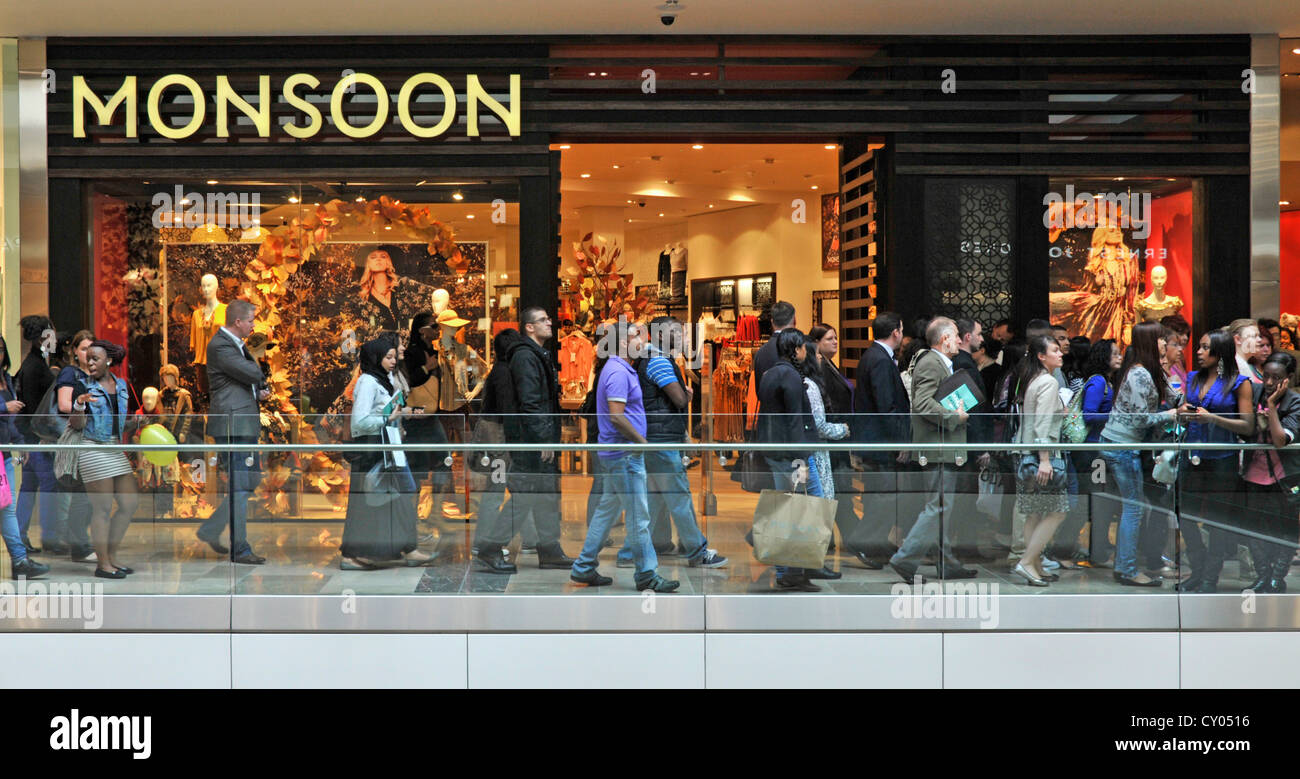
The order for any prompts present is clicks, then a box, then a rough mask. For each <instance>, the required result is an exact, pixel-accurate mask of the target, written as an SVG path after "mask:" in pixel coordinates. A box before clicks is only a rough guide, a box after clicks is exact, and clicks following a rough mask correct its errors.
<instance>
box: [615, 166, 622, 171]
mask: <svg viewBox="0 0 1300 779" xmlns="http://www.w3.org/2000/svg"><path fill="white" fill-rule="evenodd" d="M621 167H623V166H622V165H615V166H614V170H618V169H619V168H621Z"/></svg>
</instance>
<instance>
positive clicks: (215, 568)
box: [0, 476, 1249, 596]
mask: <svg viewBox="0 0 1300 779" xmlns="http://www.w3.org/2000/svg"><path fill="white" fill-rule="evenodd" d="M589 484H590V479H588V478H585V477H580V476H565V477H564V485H563V490H564V495H565V497H564V500H563V513H564V523H563V538H562V543H563V546H564V549H565V551H566V552H567V553H568V554H569V555H571V556H572V555H576V554H577V553H578V550H579V549H580V548H581V546H582V541H583V538H584V535H585V516H586V515H585V510H586V499H587V492H588V489H589ZM715 485H716V489H717V503H718V513H717V515H716V516H711V517H708V518H707V524H706V527H705V532H706V534H707V535H708V538H709V546H711V547H714V548H716V549H717V550H718V551H719V552H720V553H721V554H723V555H726V556H727V557H728V558H730V564H729V565H728V566H727V567H726V568H721V569H702V568H692V567H689V566H688V565H687V564H686V561H685V560H684V559H682V558H680V557H673V556H665V557H663V558H661V560H660V569H659V570H660V573H661V574H662V575H663V576H665V577H667V578H673V579H678V580H680V581H681V583H682V585H681V589H680V590H679V591H678V592H680V593H682V594H727V593H768V592H772V591H773V570H772V567H771V566H768V565H764V564H762V563H759V562H757V561H756V560H755V559H754V557H753V555H752V553H751V550H750V548H749V546H748V545H747V544H746V543H745V541H744V534H745V532H746V531H747V530H748V529H749V527H750V521H751V518H752V516H753V510H754V505H755V503H756V501H757V497H758V496H757V495H754V494H752V493H747V492H743V491H741V490H740V489H739V487H738V486H737V485H736V484H734V483H733V482H730V481H728V480H726V479H725V477H724V479H721V480H718V481H717V482H715ZM695 494H696V495H697V496H698V495H699V490H698V489H696V490H695ZM696 504H697V509H698V504H699V500H698V498H697V501H696ZM958 521H960V520H958ZM196 526H197V525H196V524H195V523H186V522H172V521H168V522H157V523H154V522H150V521H148V520H136V521H135V522H134V523H133V524H132V525H131V528H130V530H129V532H128V534H127V537H126V542H125V544H124V549H123V551H122V554H121V562H122V563H123V564H126V565H130V566H132V567H133V568H135V569H136V573H135V574H133V575H131V576H130V577H128V578H127V579H125V580H121V581H111V580H104V579H96V578H94V576H93V573H94V565H93V564H89V563H74V562H71V561H70V560H68V559H67V558H62V559H52V558H50V557H49V556H48V555H41V554H36V555H33V558H34V559H37V560H40V561H42V562H46V563H49V564H50V565H51V566H52V570H51V572H50V575H49V576H47V577H46V580H48V581H60V582H78V583H92V582H98V583H103V584H104V591H105V592H106V593H107V594H113V593H119V594H186V595H224V594H229V593H232V592H233V593H237V594H250V595H309V594H324V595H329V594H338V593H342V592H343V591H344V590H352V591H354V592H355V593H357V594H362V595H371V594H372V595H409V594H418V593H429V594H454V593H508V594H515V595H557V594H564V593H571V592H579V593H583V594H589V595H604V594H627V592H628V591H629V590H631V589H632V588H633V583H632V575H633V571H632V570H631V569H626V568H617V567H616V566H615V562H614V558H615V552H616V549H617V546H618V543H620V542H621V540H622V532H623V531H622V528H621V527H618V528H616V530H615V533H614V536H613V538H614V540H615V542H616V543H615V544H614V545H612V546H609V547H608V548H606V549H605V550H604V552H603V553H602V555H601V565H600V570H601V572H602V573H604V574H606V575H608V576H611V577H613V578H614V584H613V585H612V586H610V587H601V588H588V587H583V586H579V585H575V584H573V583H572V582H570V581H569V574H568V571H562V570H545V571H543V570H539V569H538V568H537V557H536V556H535V555H530V554H520V553H519V552H518V544H519V541H518V539H516V540H515V542H514V547H513V548H512V553H513V554H512V560H513V561H514V562H516V563H517V564H518V567H519V572H518V573H517V574H515V575H513V576H500V575H493V574H486V573H480V572H476V571H475V570H474V568H473V565H472V563H471V560H470V551H469V550H470V545H471V541H472V537H473V529H474V524H473V523H466V522H448V521H439V522H437V523H432V524H430V523H421V525H420V528H421V529H420V533H421V535H422V543H421V548H422V549H425V550H426V551H429V552H436V554H437V557H436V562H435V564H433V565H431V566H428V567H422V568H407V567H393V568H385V569H382V570H378V571H343V570H340V568H339V554H338V546H339V542H340V538H341V536H342V532H343V522H342V518H341V516H340V517H337V518H329V519H319V520H293V521H282V522H253V523H250V525H249V535H250V541H251V543H252V545H253V548H254V550H256V551H257V553H258V554H261V555H263V556H265V557H266V558H267V562H266V564H265V565H261V566H248V565H231V564H230V563H229V561H227V560H223V559H221V558H220V556H218V555H217V554H216V553H214V552H213V551H212V550H211V549H210V548H209V547H208V546H207V545H206V544H204V543H202V542H200V541H198V540H197V539H196V538H195V535H194V530H195V527H196ZM31 533H32V536H33V540H34V541H35V542H36V543H37V545H39V544H40V541H39V537H40V536H39V531H38V529H37V527H36V526H35V523H33V527H32V529H31ZM837 540H838V539H837ZM967 564H968V565H970V566H972V567H974V568H975V569H976V570H977V571H978V573H979V576H978V578H976V579H968V580H964V582H963V583H965V582H975V583H986V584H992V583H996V584H997V585H998V587H999V592H1001V593H1003V594H1022V593H1023V594H1039V595H1041V594H1052V593H1055V594H1095V593H1120V592H1123V593H1135V592H1144V593H1148V594H1152V593H1166V594H1169V595H1171V596H1172V595H1173V594H1174V591H1173V587H1172V581H1171V580H1169V579H1167V580H1166V582H1165V586H1163V587H1161V588H1159V589H1154V588H1153V589H1146V588H1141V589H1138V588H1130V587H1123V586H1121V585H1119V584H1118V583H1116V582H1114V581H1113V580H1112V577H1111V571H1110V569H1092V570H1062V571H1059V572H1058V573H1059V574H1060V576H1061V579H1060V581H1059V582H1056V583H1053V584H1052V585H1051V586H1050V587H1046V588H1040V587H1028V586H1026V585H1025V584H1024V582H1023V580H1021V579H1020V578H1019V577H1017V576H1015V575H1014V574H1012V573H1010V570H1009V568H1010V562H1009V561H1008V560H1006V559H1002V560H993V561H987V560H986V561H974V560H968V561H967ZM9 565H10V563H9V560H8V556H7V555H6V556H5V561H4V564H3V570H2V571H0V573H2V574H3V575H4V577H5V578H6V579H7V578H8V577H9ZM827 566H829V567H830V568H833V569H835V570H837V571H840V572H841V573H842V574H843V578H842V579H838V580H833V581H820V582H818V584H819V585H820V586H821V587H822V590H823V592H824V593H826V594H828V595H830V594H879V595H887V594H890V591H891V588H892V587H894V585H896V584H898V583H900V582H899V579H898V577H897V576H896V575H895V574H894V573H893V572H892V571H891V570H889V569H888V568H886V569H884V570H867V569H865V568H863V567H862V566H861V565H860V564H859V563H858V561H857V560H856V559H855V558H853V557H852V556H851V555H846V554H842V553H835V554H831V555H829V556H828V557H827ZM933 571H934V569H933V568H932V567H930V566H925V567H922V568H921V571H920V572H921V573H922V574H923V575H930V574H932V573H933ZM1238 577H1239V571H1238V565H1237V563H1236V562H1235V561H1232V560H1230V561H1229V562H1228V563H1227V565H1226V566H1225V568H1224V571H1223V576H1222V578H1221V579H1220V591H1222V592H1233V591H1236V590H1238V589H1240V588H1241V587H1243V586H1245V585H1247V584H1249V580H1244V579H1241V578H1238Z"/></svg>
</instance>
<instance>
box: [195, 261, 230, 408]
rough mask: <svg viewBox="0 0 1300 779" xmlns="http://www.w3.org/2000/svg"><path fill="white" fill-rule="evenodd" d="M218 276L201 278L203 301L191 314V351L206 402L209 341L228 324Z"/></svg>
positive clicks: (200, 290)
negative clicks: (219, 291) (218, 290)
mask: <svg viewBox="0 0 1300 779" xmlns="http://www.w3.org/2000/svg"><path fill="white" fill-rule="evenodd" d="M219 286H220V285H219V283H218V282H217V277H216V276H214V275H212V274H211V273H205V274H204V275H203V278H201V279H199V292H200V294H202V296H203V302H202V303H201V304H200V305H199V306H198V307H197V308H195V309H194V311H193V313H191V314H190V352H191V353H192V354H193V355H194V367H195V371H196V373H197V374H198V381H199V393H200V397H201V398H202V399H203V401H204V402H205V403H206V401H207V395H208V342H209V341H211V340H212V336H214V335H216V334H217V331H218V330H220V329H221V328H222V326H224V325H225V324H226V304H225V303H222V302H221V300H219V299H218V298H217V289H218V287H219Z"/></svg>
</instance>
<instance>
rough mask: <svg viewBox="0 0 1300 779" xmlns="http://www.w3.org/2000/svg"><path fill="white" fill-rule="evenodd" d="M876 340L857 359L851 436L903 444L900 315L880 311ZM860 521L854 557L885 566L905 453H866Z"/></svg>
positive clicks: (907, 434)
mask: <svg viewBox="0 0 1300 779" xmlns="http://www.w3.org/2000/svg"><path fill="white" fill-rule="evenodd" d="M871 328H872V333H874V334H875V336H876V340H875V341H873V342H872V344H871V345H870V346H868V347H867V350H866V351H865V352H864V353H863V354H862V359H860V360H858V371H857V386H856V388H855V389H854V393H853V411H854V413H855V415H856V416H855V419H854V422H855V424H854V425H853V438H854V440H855V441H858V442H860V443H890V444H897V445H899V446H902V445H904V444H906V443H907V442H909V441H910V440H911V425H910V420H909V418H908V415H909V414H911V412H912V406H911V403H910V401H909V400H908V398H907V389H906V388H905V387H904V386H903V379H902V375H901V374H900V373H899V370H898V363H897V362H895V355H896V354H897V352H898V348H899V346H900V345H901V344H902V342H903V320H902V319H901V318H900V317H899V316H898V314H895V313H894V312H892V311H883V312H881V313H879V314H878V315H877V316H876V318H875V319H874V320H873V321H872V323H871ZM862 460H863V463H864V465H865V466H866V469H867V473H865V474H864V475H863V481H864V489H863V491H862V522H860V523H859V524H858V531H859V532H858V534H857V535H856V537H854V538H851V539H848V540H847V542H846V543H847V544H848V546H849V547H850V548H849V551H851V552H852V553H853V554H854V556H856V557H857V558H858V561H859V562H861V563H862V564H863V565H865V566H866V567H867V568H870V569H872V570H879V569H881V568H883V567H884V566H885V563H886V562H888V560H889V558H890V556H891V555H892V554H893V553H894V551H895V547H894V545H893V544H892V543H890V541H889V530H890V528H891V527H893V526H894V525H895V524H896V522H897V520H898V472H899V471H900V470H903V469H906V467H907V466H906V465H905V464H906V463H907V453H906V452H901V453H898V454H895V453H893V452H885V451H870V452H864V453H863V455H862Z"/></svg>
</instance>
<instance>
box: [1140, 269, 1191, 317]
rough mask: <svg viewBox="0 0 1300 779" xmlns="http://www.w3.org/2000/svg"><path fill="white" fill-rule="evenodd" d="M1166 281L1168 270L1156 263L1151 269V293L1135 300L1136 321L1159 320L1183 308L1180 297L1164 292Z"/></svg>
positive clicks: (1167, 279) (1167, 280)
mask: <svg viewBox="0 0 1300 779" xmlns="http://www.w3.org/2000/svg"><path fill="white" fill-rule="evenodd" d="M1168 282H1169V271H1167V270H1165V266H1163V265H1157V266H1155V267H1154V268H1152V269H1151V294H1150V295H1147V296H1146V297H1144V298H1142V299H1141V300H1139V301H1138V302H1137V315H1138V321H1140V322H1159V321H1160V320H1161V319H1164V318H1165V317H1167V316H1173V315H1174V314H1177V313H1178V312H1179V311H1181V310H1182V309H1183V300H1182V298H1180V297H1178V296H1177V295H1166V294H1165V284H1167V283H1168Z"/></svg>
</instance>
